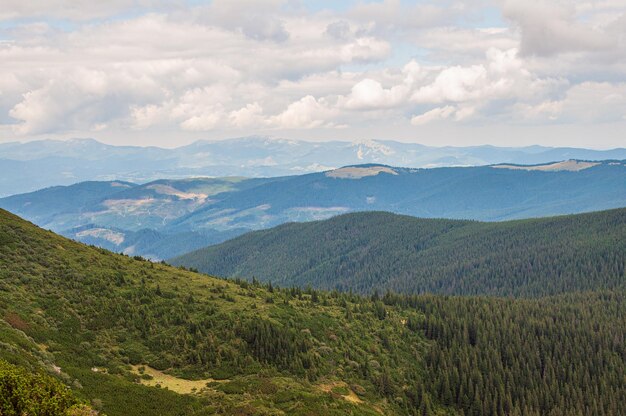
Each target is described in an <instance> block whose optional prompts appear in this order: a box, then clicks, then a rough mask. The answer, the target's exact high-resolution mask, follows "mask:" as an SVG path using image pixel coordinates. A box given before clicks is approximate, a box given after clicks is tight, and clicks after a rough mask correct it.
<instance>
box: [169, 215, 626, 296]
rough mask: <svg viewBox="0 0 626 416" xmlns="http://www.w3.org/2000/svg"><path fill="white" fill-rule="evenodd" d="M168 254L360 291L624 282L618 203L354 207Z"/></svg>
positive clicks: (625, 231)
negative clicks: (539, 208)
mask: <svg viewBox="0 0 626 416" xmlns="http://www.w3.org/2000/svg"><path fill="white" fill-rule="evenodd" d="M171 262H172V263H173V264H176V265H185V266H188V267H192V268H196V269H199V270H200V271H203V272H207V273H214V274H218V275H221V276H241V277H247V278H251V277H252V276H255V277H256V278H257V279H260V280H262V281H268V280H272V281H273V282H274V283H277V284H280V285H288V286H290V285H298V286H301V287H306V286H307V285H310V286H312V287H315V288H323V289H339V290H342V291H349V290H352V291H357V292H361V293H371V292H372V291H374V290H379V291H380V292H381V293H383V292H384V291H386V290H391V291H394V292H398V293H421V292H434V293H442V294H461V295H468V294H470V295H475V294H489V295H505V296H509V295H513V296H539V295H550V294H557V293H563V292H569V291H579V290H593V289H598V288H612V287H620V286H624V284H625V283H626V275H625V273H626V272H625V269H626V209H616V210H610V211H602V212H595V213H589V214H577V215H570V216H562V217H552V218H543V219H530V220H518V221H507V222H500V223H481V222H473V221H456V220H436V219H417V218H413V217H407V216H399V215H393V214H389V213H383V212H368V213H354V214H346V215H342V216H338V217H335V218H332V219H329V220H325V221H318V222H311V223H305V224H296V223H292V224H285V225H282V226H279V227H276V228H273V229H270V230H264V231H257V232H253V233H249V234H245V235H243V236H240V237H238V238H235V239H233V240H230V241H227V242H225V243H222V244H219V245H216V246H210V247H207V248H204V249H200V250H198V251H195V252H192V253H189V254H187V255H183V256H181V257H178V258H175V259H173V260H172V261H171Z"/></svg>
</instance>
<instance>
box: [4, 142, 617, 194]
mask: <svg viewBox="0 0 626 416" xmlns="http://www.w3.org/2000/svg"><path fill="white" fill-rule="evenodd" d="M567 159H581V160H608V159H617V160H623V159H626V149H613V150H590V149H577V148H551V147H541V146H530V147H520V148H509V147H494V146H473V147H429V146H423V145H420V144H411V143H400V142H395V141H390V140H366V141H355V142H347V141H329V142H307V141H300V140H297V141H296V140H284V139H271V138H267V137H244V138H237V139H230V140H223V141H213V142H211V141H198V142H195V143H192V144H190V145H187V146H181V147H177V148H173V149H164V148H158V147H138V146H113V145H108V144H104V143H100V142H98V141H95V140H93V139H74V140H68V141H55V140H40V141H31V142H25V143H20V142H11V143H0V197H1V196H8V195H12V194H17V193H24V192H30V191H35V190H37V189H41V188H45V187H49V186H54V185H70V184H74V183H77V182H84V181H94V180H95V181H110V180H119V181H128V182H134V183H145V182H150V181H154V180H157V179H176V178H185V177H197V176H212V177H224V176H246V177H268V176H289V175H298V174H302V173H308V172H320V171H326V170H329V169H335V168H338V167H341V166H347V165H353V164H365V163H376V164H385V165H391V166H405V167H412V168H424V167H441V166H480V165H491V164H497V163H514V164H541V163H548V162H552V161H555V160H567ZM320 161H324V162H323V164H320Z"/></svg>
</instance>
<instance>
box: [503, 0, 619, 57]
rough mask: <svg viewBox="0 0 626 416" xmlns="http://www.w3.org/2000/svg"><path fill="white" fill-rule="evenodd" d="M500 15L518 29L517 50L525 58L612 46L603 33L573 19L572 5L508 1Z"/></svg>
mask: <svg viewBox="0 0 626 416" xmlns="http://www.w3.org/2000/svg"><path fill="white" fill-rule="evenodd" d="M503 14H504V16H506V17H507V18H509V19H511V20H512V21H513V22H515V23H516V24H517V25H518V26H519V29H520V31H521V34H522V39H521V47H520V51H521V53H522V54H525V55H533V54H536V55H542V56H549V55H555V54H559V53H565V52H577V51H597V50H598V49H608V48H611V47H612V46H615V44H614V40H613V39H611V37H610V36H609V35H608V34H607V33H606V32H605V31H604V30H602V29H600V28H597V27H596V28H594V27H590V26H589V25H585V24H584V23H583V22H581V21H579V20H578V19H577V16H576V8H575V7H574V4H573V3H569V4H568V3H567V2H556V1H555V2H545V1H539V0H508V1H506V2H505V3H504V7H503Z"/></svg>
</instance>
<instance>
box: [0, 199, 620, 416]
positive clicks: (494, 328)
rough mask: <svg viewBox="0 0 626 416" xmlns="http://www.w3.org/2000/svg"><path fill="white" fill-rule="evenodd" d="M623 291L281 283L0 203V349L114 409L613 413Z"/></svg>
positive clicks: (263, 412) (77, 393)
mask: <svg viewBox="0 0 626 416" xmlns="http://www.w3.org/2000/svg"><path fill="white" fill-rule="evenodd" d="M624 300H625V298H624V292H623V291H622V290H618V289H615V290H613V291H599V292H587V293H580V294H572V295H563V296H559V297H551V298H544V299H540V300H524V299H520V300H513V299H495V298H492V299H490V298H475V297H468V298H448V297H436V296H424V295H422V296H412V297H407V296H400V295H392V294H386V295H384V296H382V297H381V296H378V295H377V294H373V295H372V296H370V297H367V298H365V297H361V296H358V295H354V294H348V293H340V292H337V291H333V292H323V291H316V290H310V289H305V290H303V289H298V288H284V289H280V288H278V287H275V286H272V285H263V284H261V283H259V282H258V281H256V280H255V281H253V282H247V281H241V280H239V281H229V280H222V279H218V278H213V277H210V276H207V275H201V274H197V273H192V272H188V271H185V270H181V269H175V268H172V267H169V266H167V265H163V264H155V263H150V262H147V261H145V260H141V259H140V258H137V259H133V258H129V257H126V256H122V255H118V254H113V253H110V252H107V251H105V250H102V249H97V248H93V247H87V246H84V245H81V244H79V243H75V242H72V241H69V240H67V239H64V238H62V237H59V236H56V235H55V234H53V233H51V232H48V231H44V230H41V229H38V228H36V227H35V226H33V225H32V224H29V223H27V222H25V221H23V220H21V219H19V218H17V217H15V216H13V215H11V214H9V213H7V212H5V211H0V318H1V319H0V341H1V342H0V359H2V360H5V361H7V362H9V363H11V364H12V365H16V366H18V367H19V368H21V369H24V371H26V372H33V371H43V370H47V371H49V372H50V373H51V374H52V375H53V376H54V377H55V378H57V379H58V380H59V381H60V382H61V383H63V384H65V385H67V386H69V387H70V388H71V390H72V395H74V396H76V397H77V398H78V400H84V401H85V402H89V403H90V404H91V406H92V407H94V408H95V409H96V410H99V411H103V412H104V413H106V414H108V415H208V414H232V415H281V414H290V415H291V414H294V415H311V414H327V415H346V414H348V415H349V414H353V415H377V414H385V415H444V414H449V415H498V416H500V415H502V416H504V415H545V414H548V415H555V416H558V415H573V414H579V413H582V414H598V415H616V414H624V413H625V412H626V407H625V406H626V380H625V379H624V377H623V375H624V374H626V344H625V342H626V334H625V333H624V328H626V302H625V301H624ZM11 368H13V367H11ZM0 370H1V369H0ZM17 371H22V370H19V369H18V370H17ZM22 372H23V371H22ZM0 374H1V372H0ZM72 400H73V399H72ZM68 403H70V404H71V405H73V403H77V402H74V401H71V402H68Z"/></svg>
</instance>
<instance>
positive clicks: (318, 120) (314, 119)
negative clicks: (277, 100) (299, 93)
mask: <svg viewBox="0 0 626 416" xmlns="http://www.w3.org/2000/svg"><path fill="white" fill-rule="evenodd" d="M336 114H337V110H336V109H333V108H332V107H331V106H330V105H329V103H327V102H326V101H325V100H323V99H322V100H317V99H316V98H315V97H313V96H311V95H307V96H306V97H303V98H301V99H300V100H298V101H296V102H294V103H291V104H289V106H288V107H287V108H286V109H285V111H283V112H282V113H280V114H278V115H276V116H274V117H272V118H271V119H270V120H269V123H270V124H271V125H274V126H275V127H277V128H282V129H311V128H315V127H332V126H333V123H332V122H330V121H329V120H331V119H332V118H333V117H334V116H335V115H336Z"/></svg>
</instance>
